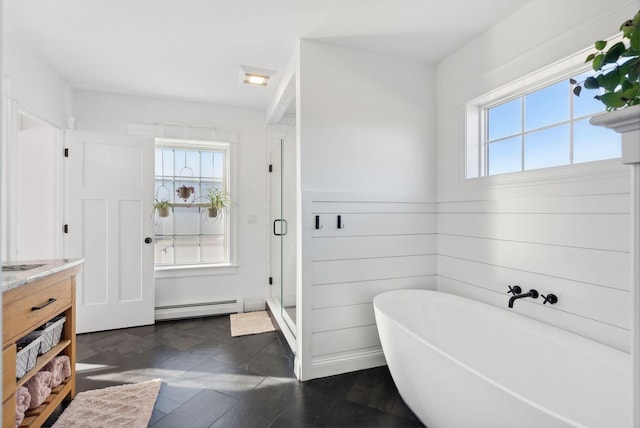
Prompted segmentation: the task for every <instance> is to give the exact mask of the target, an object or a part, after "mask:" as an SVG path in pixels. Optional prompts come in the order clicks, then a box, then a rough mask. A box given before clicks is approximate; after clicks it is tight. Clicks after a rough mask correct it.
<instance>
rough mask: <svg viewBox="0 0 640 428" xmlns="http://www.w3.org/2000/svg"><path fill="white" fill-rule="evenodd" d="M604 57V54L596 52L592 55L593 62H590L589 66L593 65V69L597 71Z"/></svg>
mask: <svg viewBox="0 0 640 428" xmlns="http://www.w3.org/2000/svg"><path fill="white" fill-rule="evenodd" d="M603 59H604V54H598V55H596V56H595V57H593V63H591V66H592V67H593V70H594V71H599V70H600V67H601V66H602V60H603Z"/></svg>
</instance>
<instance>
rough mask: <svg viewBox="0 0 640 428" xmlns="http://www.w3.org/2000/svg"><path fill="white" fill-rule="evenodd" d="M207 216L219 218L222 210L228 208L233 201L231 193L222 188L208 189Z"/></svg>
mask: <svg viewBox="0 0 640 428" xmlns="http://www.w3.org/2000/svg"><path fill="white" fill-rule="evenodd" d="M206 200H207V205H208V207H207V217H209V218H217V217H218V215H219V214H220V211H221V210H225V211H226V210H228V209H229V206H230V205H231V204H232V203H233V201H232V200H231V198H229V194H228V193H227V192H225V191H224V190H222V189H207V196H206Z"/></svg>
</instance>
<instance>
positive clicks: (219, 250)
mask: <svg viewBox="0 0 640 428" xmlns="http://www.w3.org/2000/svg"><path fill="white" fill-rule="evenodd" d="M200 248H201V255H202V261H203V262H205V263H215V262H221V261H224V258H225V248H224V236H202V237H201V238H200Z"/></svg>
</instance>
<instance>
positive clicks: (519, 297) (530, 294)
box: [509, 289, 538, 308]
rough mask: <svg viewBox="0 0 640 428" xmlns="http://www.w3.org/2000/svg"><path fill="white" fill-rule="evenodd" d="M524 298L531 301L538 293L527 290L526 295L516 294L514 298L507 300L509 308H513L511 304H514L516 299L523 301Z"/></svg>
mask: <svg viewBox="0 0 640 428" xmlns="http://www.w3.org/2000/svg"><path fill="white" fill-rule="evenodd" d="M525 297H531V298H532V299H537V298H538V291H537V290H534V289H531V290H529V292H528V293H522V294H516V295H515V296H511V298H510V299H509V307H510V308H513V302H515V301H516V300H518V299H524V298H525Z"/></svg>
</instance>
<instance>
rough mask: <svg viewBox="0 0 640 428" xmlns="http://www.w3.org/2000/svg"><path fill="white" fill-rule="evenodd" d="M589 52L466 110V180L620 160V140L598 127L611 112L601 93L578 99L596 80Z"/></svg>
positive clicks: (588, 94) (543, 71)
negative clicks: (581, 85)
mask: <svg viewBox="0 0 640 428" xmlns="http://www.w3.org/2000/svg"><path fill="white" fill-rule="evenodd" d="M586 55H587V53H586V51H583V52H580V53H578V54H576V55H574V56H572V57H570V58H567V59H565V60H563V61H560V62H558V63H555V64H553V65H551V66H549V67H547V68H545V69H543V70H540V71H539V72H536V73H532V74H530V75H528V76H526V77H524V78H522V79H520V80H518V81H516V82H513V83H512V84H509V85H506V86H504V87H502V88H500V89H498V90H495V91H492V92H491V93H488V94H486V95H484V96H482V97H479V98H478V99H476V100H473V101H472V102H470V103H468V104H467V105H466V178H467V179H470V178H478V177H487V176H495V175H502V174H508V173H518V172H524V171H533V170H540V169H545V168H552V167H562V166H569V165H575V164H582V163H587V162H593V161H603V160H607V159H614V158H619V157H620V156H621V141H620V135H619V134H617V133H615V132H613V131H611V130H609V129H606V128H602V127H596V126H592V125H591V124H590V123H589V119H590V118H591V116H593V115H594V114H598V113H601V112H603V111H604V110H605V107H604V105H603V104H602V103H601V102H599V101H598V100H596V99H594V98H593V97H594V96H595V95H597V94H598V92H595V91H583V92H582V94H581V96H580V97H577V96H575V95H573V93H572V91H573V85H572V84H571V83H570V82H569V79H570V78H574V79H575V80H576V81H578V82H582V81H584V79H585V78H586V77H587V76H589V75H591V74H592V71H590V70H589V68H588V66H587V65H585V64H584V58H585V56H586Z"/></svg>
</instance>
